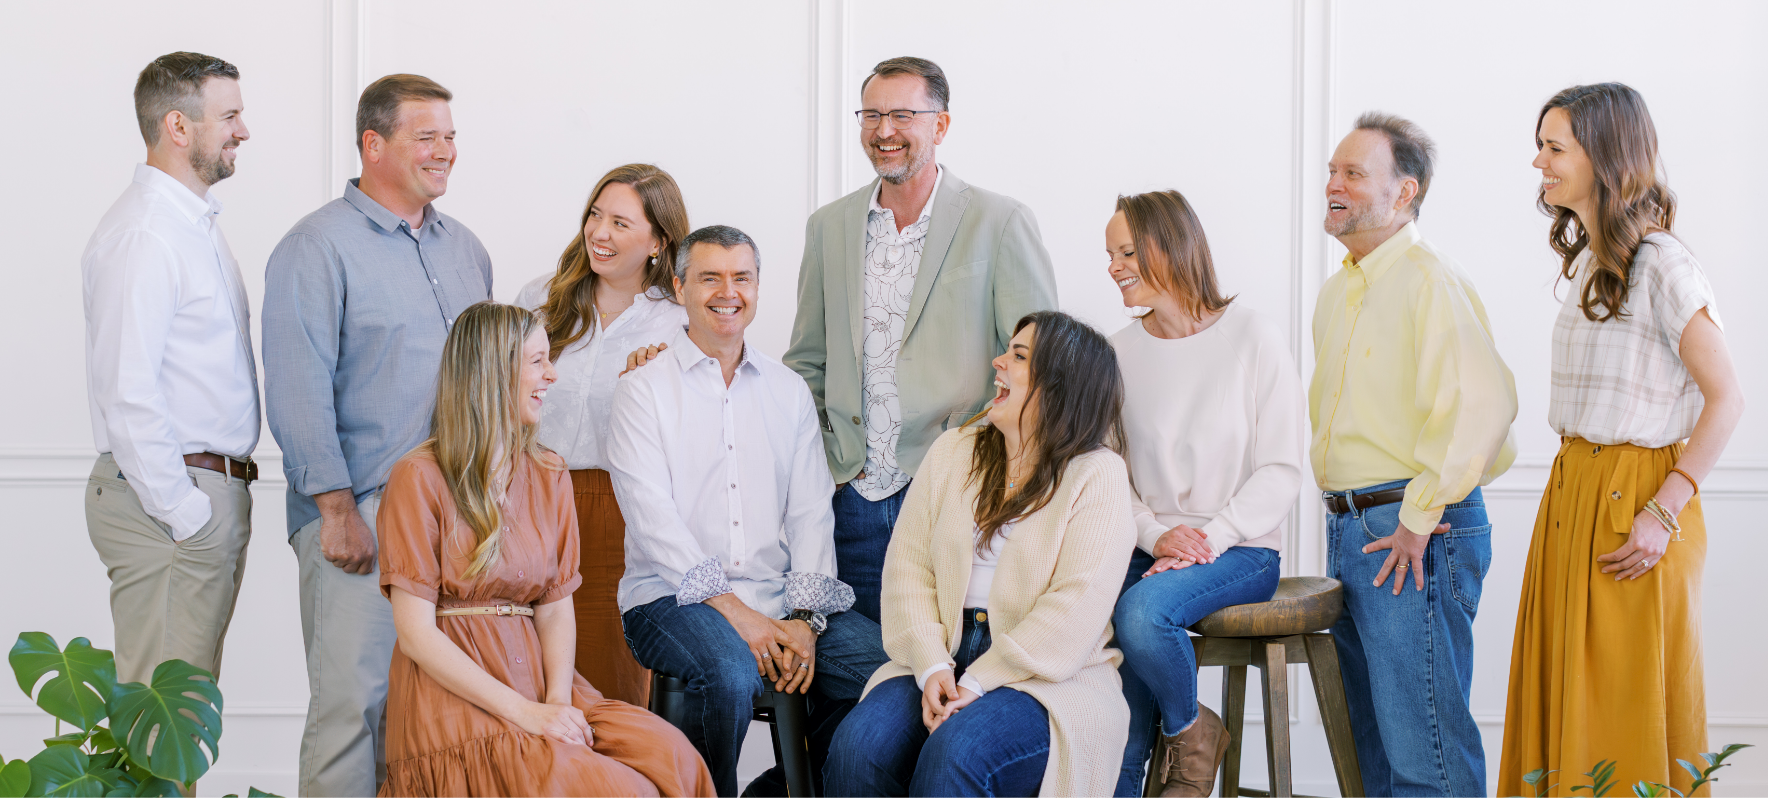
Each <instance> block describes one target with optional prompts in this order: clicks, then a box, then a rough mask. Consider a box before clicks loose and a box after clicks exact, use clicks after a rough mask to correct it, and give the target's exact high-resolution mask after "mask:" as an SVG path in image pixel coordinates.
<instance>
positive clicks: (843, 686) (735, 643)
mask: <svg viewBox="0 0 1768 798" xmlns="http://www.w3.org/2000/svg"><path fill="white" fill-rule="evenodd" d="M621 621H622V625H623V626H624V627H625V629H626V643H627V645H629V646H631V647H632V654H633V656H635V657H637V658H638V661H639V664H641V665H643V666H645V667H647V668H653V669H655V670H658V671H662V672H663V673H667V674H669V675H671V676H674V677H676V678H678V679H681V680H682V681H684V682H686V683H687V722H686V723H685V724H684V725H683V728H682V732H683V733H684V734H686V735H687V737H688V740H690V741H691V742H693V744H694V748H696V749H698V750H699V751H700V756H702V757H704V758H705V759H706V768H707V769H708V770H710V771H712V782H713V785H714V786H716V787H717V788H718V794H719V795H722V796H727V797H728V796H734V795H736V794H737V757H738V755H739V754H741V753H742V750H743V736H744V734H746V733H747V732H748V731H749V723H750V719H751V717H752V713H753V708H754V701H755V699H756V697H757V696H760V695H761V692H762V690H763V689H764V687H763V682H762V679H761V676H760V675H758V674H757V673H756V672H755V657H754V656H753V655H752V654H750V653H749V646H748V645H746V644H745V643H744V642H743V638H742V637H740V636H738V635H737V630H736V629H734V628H732V627H731V625H730V622H729V621H726V620H725V619H724V616H723V615H720V614H719V612H718V610H715V609H713V608H711V607H708V606H706V605H705V604H688V605H686V606H679V607H678V606H676V604H675V597H674V596H668V597H665V598H660V599H657V600H656V601H653V602H651V603H649V604H645V605H643V606H638V607H633V608H632V609H630V610H627V611H626V613H625V614H624V615H622V616H621ZM889 659H890V658H889V657H888V656H886V655H885V654H884V642H883V637H882V633H881V632H880V631H879V630H878V625H877V624H875V623H872V622H871V621H869V620H867V619H865V618H862V617H860V616H858V615H855V614H854V613H851V612H838V613H835V614H834V615H831V616H829V628H828V629H827V630H826V631H824V632H823V636H822V637H820V638H818V639H817V641H816V676H815V677H814V678H813V679H812V680H811V683H810V698H811V700H812V702H813V703H814V704H817V705H818V706H817V707H814V708H813V710H812V716H813V717H812V718H811V725H812V730H811V735H810V753H811V762H812V764H813V765H814V764H816V763H818V762H819V761H820V760H822V759H823V758H824V756H825V755H826V754H827V752H828V748H829V739H830V737H832V736H834V733H835V727H836V726H838V725H839V723H840V718H839V717H835V718H833V719H832V720H831V721H830V722H823V723H819V722H818V718H817V717H816V716H817V715H818V714H822V715H824V716H827V715H828V714H829V712H830V707H831V706H833V707H836V708H838V709H837V711H838V714H840V715H845V711H846V710H847V709H848V708H850V707H852V705H853V702H856V701H858V700H859V696H860V693H861V692H862V691H864V690H865V686H866V681H867V680H869V679H871V678H872V673H873V672H875V671H877V670H878V668H879V667H881V666H883V665H884V663H885V662H887V661H889ZM819 709H820V710H821V713H819V712H818V710H819ZM777 769H778V767H777V766H776V767H775V769H774V770H777ZM755 781H756V784H758V785H760V784H763V783H764V781H765V782H766V783H768V784H772V783H775V782H778V783H779V784H780V785H782V786H783V784H784V779H783V778H781V776H780V774H778V773H776V772H774V771H769V772H768V773H767V774H763V775H762V776H761V777H758V778H757V779H756V780H755ZM780 794H782V795H783V794H784V792H783V790H782V791H781V792H780Z"/></svg>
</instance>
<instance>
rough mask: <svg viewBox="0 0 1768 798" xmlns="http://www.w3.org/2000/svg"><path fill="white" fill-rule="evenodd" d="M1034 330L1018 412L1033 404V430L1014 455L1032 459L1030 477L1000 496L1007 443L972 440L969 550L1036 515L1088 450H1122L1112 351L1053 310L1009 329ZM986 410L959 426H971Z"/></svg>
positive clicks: (997, 434)
mask: <svg viewBox="0 0 1768 798" xmlns="http://www.w3.org/2000/svg"><path fill="white" fill-rule="evenodd" d="M1028 324H1032V325H1036V329H1035V330H1033V331H1032V338H1031V391H1030V392H1029V393H1027V394H1026V396H1025V404H1023V405H1021V406H1020V414H1021V416H1020V417H1021V419H1023V418H1024V412H1025V410H1027V409H1029V408H1030V407H1031V403H1032V402H1037V415H1036V423H1035V424H1033V425H1031V426H1030V428H1028V429H1022V430H1021V434H1022V436H1023V440H1022V443H1021V450H1022V452H1023V453H1024V454H1023V455H1021V456H1028V457H1031V458H1033V459H1032V471H1031V476H1029V477H1027V478H1026V480H1025V484H1023V485H1021V486H1019V488H1018V489H1017V490H1014V491H1011V492H1009V491H1008V489H1007V437H1006V436H1005V435H1003V434H1002V433H1001V431H1000V430H999V429H998V428H996V427H994V426H992V425H991V426H987V427H983V428H982V429H981V430H978V431H977V433H976V439H975V446H974V448H973V449H972V450H971V455H970V478H969V484H972V485H975V486H976V487H977V491H976V526H977V528H978V529H980V530H981V531H982V534H980V535H978V536H977V538H976V550H977V551H978V552H982V551H987V550H988V548H989V546H990V545H992V543H993V541H994V536H995V535H996V534H999V532H1000V530H1001V527H1002V526H1003V525H1005V524H1006V523H1007V522H1009V521H1012V520H1013V519H1016V518H1023V517H1025V516H1027V515H1030V514H1032V513H1035V512H1037V511H1039V510H1042V509H1043V508H1044V506H1045V505H1047V504H1049V503H1050V500H1051V499H1053V498H1055V496H1056V489H1057V488H1058V487H1060V486H1061V484H1062V474H1063V472H1064V471H1066V470H1067V468H1068V463H1069V461H1071V460H1073V459H1074V458H1076V457H1079V456H1081V455H1083V454H1086V453H1088V452H1091V451H1093V450H1095V449H1100V448H1108V449H1112V450H1114V451H1121V450H1122V449H1123V441H1122V430H1123V375H1122V374H1121V373H1120V372H1119V371H1118V370H1117V350H1115V349H1113V348H1111V342H1110V341H1109V340H1106V338H1105V336H1104V335H1103V334H1101V333H1100V332H1099V331H1098V330H1095V329H1093V328H1092V326H1091V325H1088V324H1087V323H1086V322H1083V321H1080V320H1079V319H1076V318H1074V317H1073V316H1070V315H1068V314H1066V313H1063V312H1061V311H1059V310H1040V311H1038V312H1036V313H1032V314H1029V315H1027V316H1026V317H1025V318H1022V319H1020V320H1019V323H1018V324H1016V325H1014V326H1013V333H1014V334H1015V335H1017V334H1018V333H1019V331H1020V330H1023V329H1025V326H1026V325H1028ZM986 414H987V411H983V412H982V413H979V414H977V415H976V416H975V417H973V418H971V419H970V421H968V422H966V424H970V423H974V422H975V421H976V420H977V419H980V418H982V417H983V416H984V415H986Z"/></svg>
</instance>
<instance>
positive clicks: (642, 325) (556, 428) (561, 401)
mask: <svg viewBox="0 0 1768 798" xmlns="http://www.w3.org/2000/svg"><path fill="white" fill-rule="evenodd" d="M690 229H692V228H690V227H689V226H688V211H687V205H686V204H685V203H683V202H682V198H681V189H680V188H678V187H677V186H676V184H675V178H672V177H670V176H669V173H668V172H665V171H663V170H662V169H658V168H657V167H655V166H652V165H650V164H627V165H626V166H621V167H617V168H615V169H614V170H613V171H610V172H608V173H607V174H606V175H603V176H602V179H601V180H600V181H599V182H597V183H596V186H595V190H594V191H592V192H590V194H589V203H588V204H587V206H586V207H585V208H584V209H583V223H582V226H581V227H580V228H579V230H578V232H577V235H576V237H575V238H573V239H572V240H571V244H570V245H569V246H567V247H565V252H564V254H563V255H560V256H559V265H558V268H557V269H556V270H555V271H553V272H552V273H550V274H543V275H541V276H539V277H537V278H535V279H534V280H533V281H532V282H530V283H528V284H527V285H526V286H524V287H523V288H522V292H521V293H520V294H518V295H517V297H516V304H518V305H521V306H522V307H525V308H529V309H533V310H539V311H541V312H542V313H543V314H544V316H545V319H546V334H547V336H548V338H549V339H551V341H552V359H553V361H554V362H555V363H556V364H557V368H558V372H559V381H558V383H556V384H555V385H553V386H552V389H551V391H550V394H551V395H550V396H548V397H547V401H546V403H545V404H544V405H543V410H542V412H541V418H540V431H539V440H540V442H541V443H542V444H544V445H546V446H547V447H549V448H551V449H552V450H553V451H555V452H557V453H559V455H561V456H562V457H564V458H565V465H566V466H567V467H569V468H570V469H571V485H572V487H573V489H574V491H575V493H576V501H577V522H578V528H579V530H580V533H581V536H582V541H583V545H582V565H581V569H580V570H581V573H582V574H583V586H582V587H580V588H578V590H577V599H576V604H575V608H576V612H577V670H578V672H579V673H582V674H583V676H584V678H586V679H588V680H589V683H590V684H592V685H594V686H595V688H596V689H597V690H600V691H601V692H602V694H603V695H605V696H607V697H608V698H612V699H617V700H620V701H625V702H627V703H629V704H632V705H634V706H641V707H642V706H645V705H646V699H647V698H648V697H649V695H650V674H649V673H648V672H647V671H646V670H645V669H644V668H643V667H640V666H639V664H638V661H637V660H635V659H633V656H632V651H631V649H629V648H628V647H627V645H626V637H625V635H624V634H623V633H622V631H621V627H620V607H619V605H618V604H617V603H616V602H615V600H614V592H615V589H616V588H617V587H618V585H619V583H620V577H621V575H622V574H623V573H625V570H626V524H625V522H624V521H623V520H622V519H621V516H620V507H619V505H618V504H617V503H616V502H615V500H614V488H613V483H612V482H610V481H609V478H608V471H607V467H608V466H607V460H606V459H605V457H604V454H603V447H604V446H605V445H606V442H607V437H608V411H609V408H610V407H611V405H612V402H613V397H614V383H615V381H616V380H617V379H618V378H619V376H620V372H621V371H623V370H624V369H625V367H626V356H627V353H629V352H632V351H633V350H634V349H638V348H641V347H644V346H648V345H651V344H656V343H659V342H663V341H668V340H671V339H673V338H674V337H675V336H676V334H677V333H679V332H680V331H681V328H682V327H683V326H684V325H686V324H687V311H685V310H684V309H682V307H681V305H678V304H676V301H675V297H674V295H673V292H672V290H671V286H672V283H671V279H672V278H673V277H674V275H675V250H676V245H677V244H679V243H681V240H682V239H683V238H685V237H686V236H687V234H688V231H689V230H690Z"/></svg>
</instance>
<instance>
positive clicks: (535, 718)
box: [516, 703, 595, 745]
mask: <svg viewBox="0 0 1768 798" xmlns="http://www.w3.org/2000/svg"><path fill="white" fill-rule="evenodd" d="M516 725H518V726H521V727H522V731H525V732H527V733H529V734H537V735H540V736H542V737H545V738H546V739H548V740H552V741H553V742H555V743H563V744H565V745H595V732H594V731H592V730H591V729H590V728H589V719H588V718H586V717H584V715H583V710H581V709H578V708H577V707H574V706H560V705H558V704H540V703H530V704H529V705H528V706H527V708H526V711H524V712H522V713H520V717H519V718H517V719H516Z"/></svg>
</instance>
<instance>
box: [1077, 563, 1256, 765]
mask: <svg viewBox="0 0 1768 798" xmlns="http://www.w3.org/2000/svg"><path fill="white" fill-rule="evenodd" d="M1152 565H1154V558H1153V557H1150V556H1149V555H1148V553H1147V552H1144V551H1142V550H1141V549H1136V553H1135V555H1134V556H1132V557H1131V558H1130V570H1129V574H1128V576H1127V577H1125V579H1124V592H1123V595H1121V596H1119V597H1118V599H1117V612H1116V613H1114V614H1113V615H1112V617H1111V623H1112V626H1113V628H1115V629H1116V631H1117V647H1118V648H1119V649H1121V650H1122V651H1123V666H1122V667H1119V668H1118V669H1117V672H1118V674H1119V675H1120V676H1122V677H1123V697H1124V699H1125V700H1127V701H1128V702H1129V705H1130V738H1129V744H1128V745H1126V746H1125V747H1124V751H1123V771H1122V773H1121V774H1119V776H1118V779H1117V793H1116V794H1117V795H1119V796H1126V797H1128V798H1134V796H1139V795H1141V794H1142V766H1143V765H1144V764H1145V763H1147V761H1148V755H1149V753H1150V752H1151V751H1152V750H1153V748H1154V741H1155V734H1156V733H1158V732H1161V731H1164V732H1165V733H1167V734H1178V733H1179V732H1180V731H1182V730H1184V728H1185V727H1187V726H1189V725H1191V723H1192V722H1193V721H1195V720H1197V654H1196V652H1195V651H1193V650H1192V648H1191V636H1190V634H1188V633H1187V632H1186V631H1185V629H1186V627H1188V626H1190V625H1191V624H1194V623H1196V622H1198V621H1200V620H1203V617H1204V616H1206V615H1208V614H1210V613H1212V612H1215V611H1216V610H1219V609H1221V608H1223V607H1231V606H1233V605H1235V604H1256V603H1258V602H1261V601H1270V600H1271V595H1272V594H1274V593H1276V592H1277V577H1278V575H1279V574H1280V573H1281V565H1282V560H1281V558H1280V557H1279V556H1278V554H1277V552H1276V550H1274V549H1266V548H1259V547H1255V546H1235V547H1233V548H1231V549H1228V550H1227V551H1224V552H1222V556H1220V557H1218V558H1216V561H1215V562H1213V563H1209V564H1207V565H1192V566H1190V567H1187V568H1181V569H1179V570H1176V571H1162V572H1160V573H1158V574H1155V575H1153V576H1150V577H1148V578H1147V579H1143V578H1142V574H1143V573H1144V572H1146V571H1147V570H1148V568H1149V567H1150V566H1152ZM1162 727H1164V728H1162Z"/></svg>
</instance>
